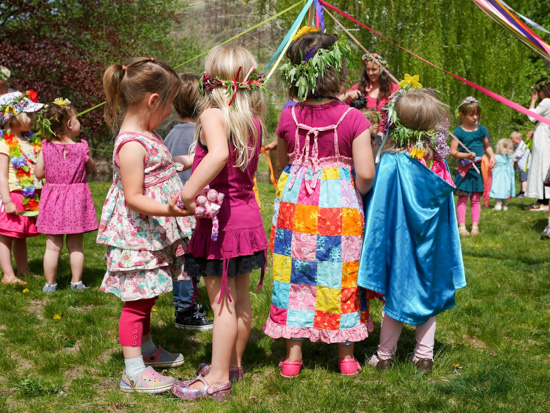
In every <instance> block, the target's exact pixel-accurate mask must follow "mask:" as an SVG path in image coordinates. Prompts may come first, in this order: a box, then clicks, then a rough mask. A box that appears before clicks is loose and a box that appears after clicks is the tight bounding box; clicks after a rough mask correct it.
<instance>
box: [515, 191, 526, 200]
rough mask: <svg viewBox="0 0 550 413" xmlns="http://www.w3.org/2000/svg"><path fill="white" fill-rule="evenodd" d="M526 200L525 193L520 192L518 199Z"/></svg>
mask: <svg viewBox="0 0 550 413" xmlns="http://www.w3.org/2000/svg"><path fill="white" fill-rule="evenodd" d="M523 198H525V192H520V193H519V194H517V195H516V199H523Z"/></svg>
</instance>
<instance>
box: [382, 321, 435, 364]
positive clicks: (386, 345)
mask: <svg viewBox="0 0 550 413" xmlns="http://www.w3.org/2000/svg"><path fill="white" fill-rule="evenodd" d="M402 329H403V323H402V322H401V321H397V320H394V319H393V318H391V317H389V316H387V315H386V313H382V328H381V330H380V344H379V345H378V357H379V358H380V359H381V360H387V359H390V358H392V357H393V355H394V354H395V351H396V350H397V341H398V340H399V336H400V335H401V330H402ZM434 343H435V317H430V318H429V319H428V321H426V322H425V323H424V324H421V325H419V326H416V347H415V349H414V356H415V358H417V359H429V360H432V359H433V357H434Z"/></svg>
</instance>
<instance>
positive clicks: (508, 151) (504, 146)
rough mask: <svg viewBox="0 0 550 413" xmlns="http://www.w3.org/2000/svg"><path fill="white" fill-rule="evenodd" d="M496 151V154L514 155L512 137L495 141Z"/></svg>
mask: <svg viewBox="0 0 550 413" xmlns="http://www.w3.org/2000/svg"><path fill="white" fill-rule="evenodd" d="M496 153H497V154H498V155H506V156H514V143H513V142H512V139H508V138H504V139H501V140H499V141H498V142H497V147H496Z"/></svg>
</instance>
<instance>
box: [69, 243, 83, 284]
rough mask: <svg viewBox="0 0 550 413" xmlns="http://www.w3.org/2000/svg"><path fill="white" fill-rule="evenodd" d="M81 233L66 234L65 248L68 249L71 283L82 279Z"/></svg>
mask: <svg viewBox="0 0 550 413" xmlns="http://www.w3.org/2000/svg"><path fill="white" fill-rule="evenodd" d="M82 236H83V234H68V235H67V249H68V250H69V260H70V261H71V274H72V278H71V283H73V284H74V283H77V282H80V281H81V280H82V272H83V271H84V251H83V249H82Z"/></svg>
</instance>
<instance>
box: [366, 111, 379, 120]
mask: <svg viewBox="0 0 550 413" xmlns="http://www.w3.org/2000/svg"><path fill="white" fill-rule="evenodd" d="M365 118H367V119H368V120H369V122H370V123H380V121H381V120H382V115H381V114H380V112H376V111H373V112H365Z"/></svg>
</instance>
